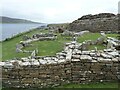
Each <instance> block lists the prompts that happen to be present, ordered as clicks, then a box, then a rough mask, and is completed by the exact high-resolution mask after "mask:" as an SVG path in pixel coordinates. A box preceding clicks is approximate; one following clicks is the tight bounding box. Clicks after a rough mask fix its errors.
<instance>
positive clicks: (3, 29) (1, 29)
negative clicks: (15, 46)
mask: <svg viewBox="0 0 120 90" xmlns="http://www.w3.org/2000/svg"><path fill="white" fill-rule="evenodd" d="M45 25H46V24H26V23H24V24H13V23H11V24H10V23H9V24H0V41H3V40H5V39H7V38H11V37H13V36H15V35H17V34H19V33H22V32H26V31H29V30H31V29H35V28H38V27H41V26H45Z"/></svg>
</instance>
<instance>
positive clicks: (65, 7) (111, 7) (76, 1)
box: [0, 0, 119, 23]
mask: <svg viewBox="0 0 120 90" xmlns="http://www.w3.org/2000/svg"><path fill="white" fill-rule="evenodd" d="M118 1H119V0H2V1H1V2H2V7H0V10H2V11H3V13H2V15H5V16H10V17H17V18H26V19H31V20H33V21H40V22H47V23H52V22H53V23H57V22H58V23H59V22H60V23H61V22H71V21H73V20H75V19H77V18H80V17H81V16H82V15H85V14H97V13H103V12H110V13H117V12H118Z"/></svg>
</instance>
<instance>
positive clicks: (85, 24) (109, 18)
mask: <svg viewBox="0 0 120 90" xmlns="http://www.w3.org/2000/svg"><path fill="white" fill-rule="evenodd" d="M69 30H70V31H84V30H89V31H91V32H100V31H113V32H116V31H119V30H118V15H114V14H112V13H101V14H96V15H85V16H82V17H81V18H79V19H78V20H75V21H73V22H72V23H70V24H69Z"/></svg>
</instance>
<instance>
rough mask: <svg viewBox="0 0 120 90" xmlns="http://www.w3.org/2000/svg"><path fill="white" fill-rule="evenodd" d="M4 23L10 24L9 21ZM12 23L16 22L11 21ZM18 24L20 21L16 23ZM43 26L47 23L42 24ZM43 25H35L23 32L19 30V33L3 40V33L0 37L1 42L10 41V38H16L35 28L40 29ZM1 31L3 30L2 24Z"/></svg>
mask: <svg viewBox="0 0 120 90" xmlns="http://www.w3.org/2000/svg"><path fill="white" fill-rule="evenodd" d="M3 24H9V23H3ZM11 24H14V23H11ZM16 24H19V23H16ZM41 26H46V24H43V25H42V24H41ZM41 26H37V27H33V28H31V29H28V30H27V31H23V32H19V33H16V34H13V35H11V37H8V38H5V39H3V40H2V35H1V37H0V38H1V40H0V43H1V42H5V41H8V40H11V39H14V38H16V37H19V36H21V35H23V34H27V33H30V32H31V31H33V30H36V29H40V28H41ZM1 32H2V25H1Z"/></svg>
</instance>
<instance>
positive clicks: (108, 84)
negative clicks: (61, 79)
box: [58, 82, 118, 88]
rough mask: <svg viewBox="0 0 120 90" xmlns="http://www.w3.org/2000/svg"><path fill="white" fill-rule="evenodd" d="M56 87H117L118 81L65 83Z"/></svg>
mask: <svg viewBox="0 0 120 90" xmlns="http://www.w3.org/2000/svg"><path fill="white" fill-rule="evenodd" d="M58 88H118V83H111V82H104V83H92V84H66V85H62V86H59V87H58Z"/></svg>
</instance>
